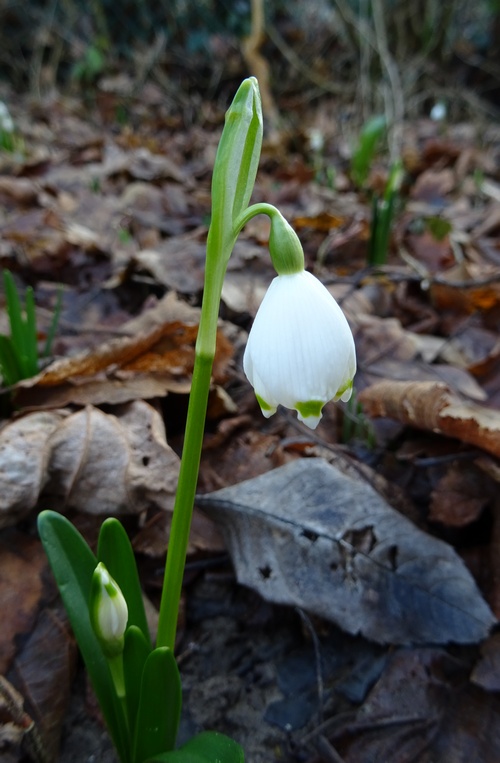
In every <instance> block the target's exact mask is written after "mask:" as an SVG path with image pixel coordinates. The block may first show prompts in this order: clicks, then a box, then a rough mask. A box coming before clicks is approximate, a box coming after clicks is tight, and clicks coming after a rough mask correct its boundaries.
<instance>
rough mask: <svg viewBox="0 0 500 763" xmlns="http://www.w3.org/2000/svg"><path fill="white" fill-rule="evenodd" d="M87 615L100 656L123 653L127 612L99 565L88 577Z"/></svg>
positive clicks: (117, 592)
mask: <svg viewBox="0 0 500 763" xmlns="http://www.w3.org/2000/svg"><path fill="white" fill-rule="evenodd" d="M89 613H90V621H91V623H92V627H93V629H94V633H95V634H96V636H97V638H98V639H99V642H100V644H101V646H102V648H103V651H104V654H105V655H106V657H116V656H117V655H118V654H120V653H121V652H122V651H123V643H124V634H125V629H126V627H127V620H128V608H127V602H126V601H125V597H124V596H123V594H122V592H121V590H120V588H119V587H118V585H117V583H116V581H115V580H114V579H113V578H112V577H111V575H110V574H109V572H108V570H107V569H106V567H105V566H104V564H103V563H102V562H99V564H98V565H97V567H96V568H95V570H94V574H93V576H92V583H91V588H90V605H89Z"/></svg>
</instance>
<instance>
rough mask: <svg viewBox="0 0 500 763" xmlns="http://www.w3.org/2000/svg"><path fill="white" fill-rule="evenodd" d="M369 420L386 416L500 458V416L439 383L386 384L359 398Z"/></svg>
mask: <svg viewBox="0 0 500 763" xmlns="http://www.w3.org/2000/svg"><path fill="white" fill-rule="evenodd" d="M358 399H359V402H360V403H361V404H362V406H363V409H364V412H365V413H366V414H367V415H368V416H374V417H376V416H384V417H387V418H392V419H396V420H397V421H401V422H402V423H403V424H409V425H410V426H414V427H418V428H419V429H427V430H429V431H431V432H438V433H439V434H443V435H446V436H448V437H456V438H458V439H459V440H462V442H467V443H469V444H471V445H476V446H477V447H479V448H483V449H484V450H487V451H488V452H489V453H492V454H493V455H495V456H500V412H499V411H496V410H494V409H492V408H486V407H485V406H479V405H477V404H476V403H473V402H469V401H466V400H463V399H461V398H460V397H459V396H458V395H456V394H455V393H454V392H452V391H451V390H450V389H449V388H448V387H447V386H446V385H445V384H440V383H437V382H394V381H382V382H378V383H377V384H373V385H372V386H371V387H368V388H367V389H364V390H363V391H362V392H360V394H359V396H358Z"/></svg>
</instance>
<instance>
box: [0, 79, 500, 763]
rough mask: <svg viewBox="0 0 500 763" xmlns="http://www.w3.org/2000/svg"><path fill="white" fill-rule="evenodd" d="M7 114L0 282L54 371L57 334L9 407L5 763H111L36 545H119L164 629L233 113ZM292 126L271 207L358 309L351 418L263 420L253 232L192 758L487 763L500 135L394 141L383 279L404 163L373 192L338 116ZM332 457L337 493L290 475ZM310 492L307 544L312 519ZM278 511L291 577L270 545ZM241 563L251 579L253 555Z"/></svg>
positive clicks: (199, 565)
mask: <svg viewBox="0 0 500 763" xmlns="http://www.w3.org/2000/svg"><path fill="white" fill-rule="evenodd" d="M3 98H4V100H5V101H6V102H7V103H8V106H9V110H10V112H11V114H12V118H13V120H14V124H15V127H16V135H17V142H16V147H15V150H14V151H13V152H7V151H4V152H1V153H0V260H1V263H2V267H3V268H7V269H9V270H10V271H11V272H12V273H13V274H14V276H15V279H16V282H17V284H18V285H19V288H20V292H21V294H23V293H24V289H25V287H26V286H28V285H31V286H32V287H33V289H34V294H35V302H36V306H37V325H38V333H39V338H40V346H43V344H44V341H45V339H46V337H47V335H48V333H49V330H50V325H51V320H52V315H53V312H54V309H55V306H56V304H57V301H58V299H59V298H61V300H62V308H61V313H60V319H59V321H58V327H57V334H56V337H55V340H54V342H53V345H52V348H51V353H50V356H49V357H48V358H46V359H45V360H44V361H43V367H41V369H40V373H39V374H38V375H37V376H36V377H34V379H32V380H29V381H28V382H25V383H21V384H19V385H16V387H15V389H13V390H10V391H9V394H8V395H7V394H6V395H4V397H3V407H2V417H3V418H2V420H1V421H0V454H1V456H0V484H1V486H2V487H1V491H0V493H1V495H0V528H2V529H1V531H0V612H2V628H1V629H0V675H2V676H4V677H5V681H6V682H7V683H5V686H8V687H10V688H9V691H11V692H12V694H11V698H12V697H14V698H15V699H14V700H13V701H12V702H11V704H10V705H9V703H8V702H6V700H5V698H4V700H2V699H1V698H0V757H1V759H2V761H5V763H21V761H23V763H24V761H27V760H30V759H35V760H37V759H38V760H39V761H41V760H44V759H45V761H46V762H48V763H54V762H55V761H59V763H71V762H73V761H74V763H77V761H78V763H82V762H83V761H85V762H86V761H88V762H89V763H90V761H100V762H102V763H105V762H106V763H111V761H114V760H115V758H114V753H113V751H112V748H111V745H110V742H109V740H108V737H107V734H106V732H105V729H104V727H103V725H102V722H101V720H100V717H99V713H98V710H97V708H96V705H95V701H94V699H93V697H92V692H91V690H90V688H89V686H88V684H87V680H86V677H85V674H84V671H83V668H82V667H81V665H80V663H79V660H78V655H77V651H76V648H75V644H74V641H73V639H72V636H71V633H70V629H69V626H68V623H67V620H66V618H65V615H64V613H63V611H62V607H61V604H60V602H59V600H58V597H57V592H56V590H55V585H54V583H53V581H52V577H51V573H50V571H49V568H48V563H47V560H46V558H45V555H44V553H43V550H42V548H41V545H40V542H39V540H38V538H37V534H36V526H35V519H36V514H37V512H38V511H40V510H42V509H45V508H51V509H54V510H58V511H62V512H64V513H66V514H68V516H70V517H71V518H72V519H73V520H74V521H75V523H76V524H77V526H78V527H79V528H80V530H81V531H82V533H83V534H84V535H85V537H87V538H88V539H89V541H90V542H93V541H95V538H96V533H97V528H98V526H99V524H100V522H101V521H102V519H103V518H104V517H105V516H109V515H114V516H118V517H120V519H122V520H123V522H124V524H125V526H126V529H127V531H128V533H129V535H130V537H131V539H132V542H133V546H134V549H135V552H136V554H137V559H138V564H139V569H140V574H141V581H142V583H143V587H144V591H145V594H146V596H147V598H148V601H149V602H150V613H149V614H150V619H151V627H152V629H153V630H154V626H155V617H156V614H155V613H156V607H157V606H158V601H159V593H160V585H161V580H162V572H163V566H164V559H165V552H166V548H167V545H168V531H169V525H170V516H171V509H172V506H173V497H174V494H175V485H176V478H177V472H178V457H179V454H180V452H181V450H182V436H183V426H184V422H185V415H186V405H187V398H188V393H189V389H190V375H191V371H192V365H193V352H194V350H193V348H194V340H195V336H196V326H197V321H198V316H199V306H200V303H201V294H202V289H203V274H204V254H205V241H206V235H207V226H208V222H209V218H210V181H211V173H212V168H213V163H214V158H215V151H216V147H217V142H218V138H219V136H220V131H221V128H222V123H223V116H224V107H225V106H226V105H227V104H224V107H223V106H222V104H213V103H203V104H202V105H201V106H200V107H199V109H198V113H197V114H196V117H195V118H191V119H190V121H189V122H187V120H186V119H185V118H183V117H182V116H176V115H173V114H172V113H171V112H170V111H169V110H168V109H167V108H166V107H165V104H164V98H163V94H162V93H161V92H160V91H159V90H158V89H156V88H155V87H154V86H152V85H146V86H145V87H144V89H143V91H142V93H141V96H140V99H132V100H130V99H125V98H124V97H123V96H122V95H120V93H116V92H112V91H108V92H105V93H104V92H102V93H100V94H99V97H98V98H97V99H95V98H91V99H90V100H85V99H81V98H69V97H63V96H60V95H52V96H51V97H50V98H49V97H47V98H44V99H41V100H40V99H38V100H36V101H35V100H33V99H31V98H28V97H23V96H18V95H15V94H13V93H10V92H8V91H7V90H5V91H4V94H3ZM283 118H284V121H283V128H282V130H280V132H279V133H278V134H277V135H273V139H272V140H269V139H267V138H265V140H264V147H263V152H262V158H261V163H260V169H259V173H258V178H257V183H256V186H255V191H254V195H253V199H254V200H255V201H265V202H269V203H272V204H275V205H276V206H277V207H278V208H279V209H280V211H281V212H282V213H283V214H284V216H285V217H286V218H287V219H288V220H289V222H290V223H291V224H292V226H293V227H294V228H295V230H296V231H297V232H298V234H299V237H300V239H301V241H302V243H303V246H304V251H305V257H306V267H307V269H308V270H310V271H311V272H313V273H314V274H315V275H317V276H318V278H320V280H322V281H323V282H324V283H325V284H326V285H327V286H328V288H329V289H330V290H331V292H332V294H333V295H334V296H335V297H336V299H337V300H338V301H339V303H340V304H341V305H342V308H343V310H344V311H345V314H346V316H347V318H348V320H349V323H350V325H351V328H352V330H353V333H354V337H355V342H356V348H357V357H358V372H357V375H356V379H355V396H354V399H353V402H351V403H349V404H330V405H327V406H326V408H325V410H324V416H323V419H322V421H321V423H320V425H319V426H318V428H317V430H315V431H314V432H311V431H310V430H308V429H307V428H305V427H304V426H302V425H301V424H300V423H298V422H297V420H296V419H295V414H293V415H292V414H290V413H289V412H287V411H284V410H279V411H278V413H277V414H276V415H275V416H273V417H272V418H271V419H269V420H265V419H264V418H263V417H262V416H261V413H260V411H259V408H258V406H257V403H256V401H255V397H254V394H253V390H252V389H251V387H250V385H249V384H248V382H247V381H246V379H245V377H244V374H243V371H242V365H241V358H242V352H243V348H244V346H245V341H246V337H247V332H248V330H249V328H250V326H251V322H252V319H253V317H254V316H255V313H256V310H257V308H258V305H259V303H260V301H261V299H262V297H263V295H264V293H265V290H266V288H267V286H268V285H269V283H270V281H271V280H272V278H273V275H274V271H273V269H272V266H271V263H270V259H269V254H268V250H267V240H268V234H269V227H268V223H267V220H266V219H265V218H263V217H258V218H256V219H254V220H253V221H252V222H251V223H249V224H248V225H247V226H246V228H245V230H244V231H243V232H242V234H241V236H240V238H239V239H238V242H237V244H236V247H235V250H234V254H233V256H232V258H231V261H230V263H229V268H228V273H227V277H226V281H225V285H224V291H223V300H222V306H221V323H220V329H219V342H218V351H217V357H216V362H215V366H214V374H213V387H212V391H211V396H210V402H209V413H208V420H207V428H206V436H205V442H204V449H203V455H202V464H201V472H200V480H199V485H198V492H199V493H200V496H206V495H207V494H213V493H215V491H219V490H223V489H232V490H233V492H230V493H224V494H223V495H222V496H219V495H210V496H209V497H208V498H205V500H204V499H202V498H200V501H199V507H198V508H197V510H196V513H195V518H194V523H193V531H192V537H191V547H190V551H189V557H188V564H187V568H186V575H185V587H184V596H183V603H182V612H181V618H180V629H179V639H178V655H179V665H180V669H181V675H182V679H183V689H184V710H183V716H182V722H181V731H180V740H179V741H183V740H184V739H186V738H187V737H188V736H189V735H191V734H192V733H194V732H196V731H199V730H202V729H208V728H210V729H217V730H219V731H222V732H225V733H227V734H229V735H231V736H233V737H234V738H235V739H237V741H238V742H240V743H241V744H242V745H243V747H244V748H245V750H246V759H247V760H248V763H272V762H273V761H288V762H289V763H293V762H295V761H303V762H306V763H323V762H325V763H331V762H332V761H333V762H334V763H335V762H336V763H339V761H344V763H369V762H372V761H373V762H375V761H377V762H378V763H403V762H404V763H408V762H409V761H412V762H414V763H431V761H434V762H437V761H439V763H461V762H462V761H463V762H464V763H465V762H467V763H470V761H474V763H498V761H499V760H500V722H499V721H500V699H499V694H498V692H499V691H500V638H499V636H498V634H496V633H495V632H494V631H495V623H496V620H497V618H498V616H499V615H500V561H499V560H500V547H499V546H500V504H499V501H498V494H499V491H498V482H499V480H500V464H499V457H500V129H499V128H498V126H497V125H495V124H494V123H493V122H489V123H488V122H487V121H485V120H484V119H482V118H480V117H479V116H478V119H477V122H476V123H473V122H467V123H460V124H451V123H448V122H447V121H446V118H445V119H444V120H442V121H433V120H431V119H430V118H421V119H420V120H416V121H414V122H412V123H411V124H406V125H405V127H404V132H403V143H402V151H401V160H402V167H403V169H404V177H403V182H402V186H401V191H400V194H399V195H398V198H397V199H396V203H395V209H394V220H393V225H392V233H391V237H390V242H389V251H388V254H387V257H386V258H383V261H382V262H380V263H378V264H373V263H372V264H370V262H369V261H368V250H369V241H370V228H371V217H372V209H373V203H374V201H373V200H374V198H376V197H378V198H380V196H381V195H382V194H383V192H384V188H385V185H386V182H387V178H388V172H389V166H388V159H387V156H386V154H385V153H384V152H383V151H381V152H380V153H378V154H377V155H376V156H375V158H374V160H373V162H371V164H370V166H369V168H368V169H369V172H368V174H367V177H366V179H365V181H364V182H363V183H362V184H361V185H359V184H356V183H355V182H354V180H353V178H352V176H351V172H350V167H351V165H350V156H351V154H352V147H353V145H355V144H356V140H357V137H356V135H355V134H353V131H351V130H350V127H349V123H348V120H347V121H346V120H345V119H343V117H342V113H340V112H339V110H338V109H337V108H336V104H335V101H334V100H330V99H328V98H327V99H325V100H323V101H321V102H320V103H319V105H315V106H314V107H313V106H310V107H308V109H306V110H302V111H301V110H300V109H299V108H295V111H294V110H293V108H290V110H289V112H286V111H285V110H284V111H283ZM0 332H1V333H3V334H8V333H9V324H8V320H7V314H6V311H5V310H4V309H3V307H2V308H1V309H0ZM318 459H319V460H321V464H322V465H327V469H326V471H324V472H322V471H321V469H323V466H321V467H319V468H320V471H321V474H320V472H318V473H317V474H318V475H320V476H317V477H312V476H311V475H312V474H316V472H314V471H311V472H309V471H308V472H307V473H306V472H300V470H301V469H302V467H304V465H306V466H307V468H309V467H310V469H311V470H314V468H315V465H317V464H318ZM282 468H283V469H291V470H292V471H289V472H283V471H281V469H282ZM299 472H300V475H299ZM271 474H272V476H271V477H269V479H270V480H271V481H270V482H269V483H266V485H267V484H269V486H270V493H269V495H271V498H272V499H273V500H272V501H271V500H270V501H269V504H272V503H273V501H274V503H275V504H276V506H274V505H268V503H266V502H265V501H264V502H263V503H262V504H259V505H257V502H256V500H255V498H252V495H253V493H252V490H253V486H254V485H255V484H257V485H259V486H260V485H261V484H263V483H255V480H256V479H257V478H258V477H259V476H261V475H271ZM280 475H285V476H283V477H281V476H280ZM286 475H293V480H298V482H294V484H298V485H299V489H298V491H297V496H298V498H297V502H298V508H297V506H295V507H293V506H292V504H293V499H294V497H293V496H292V495H291V494H290V495H289V494H288V493H287V484H288V480H289V478H288V477H286ZM298 475H299V476H298ZM321 475H323V476H321ZM290 479H291V478H290ZM246 480H251V481H252V482H251V483H250V487H247V488H240V487H239V486H240V484H241V483H242V482H244V481H246ZM280 480H281V482H280ZM311 480H312V483H311ZM323 480H324V482H323ZM318 486H320V487H322V492H321V495H320V496H319V498H318V501H322V503H321V508H322V520H321V521H322V523H323V524H322V525H321V527H320V529H319V530H318V524H317V523H316V524H315V525H314V528H315V529H314V531H313V530H311V527H313V524H312V519H311V517H310V516H309V515H308V516H305V514H304V515H302V514H301V508H300V507H302V506H305V505H307V506H309V503H310V504H311V505H313V503H314V502H313V501H312V499H311V496H312V495H313V494H314V495H316V493H315V492H314V491H316V490H317V489H319V487H318ZM333 486H335V487H333ZM323 488H324V489H323ZM259 489H260V488H259ZM245 491H246V492H245ZM342 491H344V492H342ZM318 495H319V494H318ZM341 496H343V498H341ZM349 496H351V498H349ZM354 496H355V497H354ZM223 498H224V500H223ZM309 499H311V500H309ZM349 500H351V502H352V507H351V506H350V505H349ZM308 501H309V503H308ZM342 501H344V503H342ZM228 505H230V508H231V507H233V509H234V511H233V514H234V516H233V515H231V516H228V515H227V511H228V509H227V506H228ZM241 505H244V506H245V507H246V508H247V510H248V511H247V515H246V516H247V518H246V519H245V520H242V519H241V516H240V513H238V511H239V510H236V509H237V507H239V506H241ZM318 505H319V504H317V503H316V504H314V506H313V508H318ZM235 507H236V508H235ZM281 508H283V510H284V511H285V510H286V511H288V510H289V511H290V514H289V516H290V520H289V525H290V530H289V532H290V535H289V536H286V538H285V541H286V543H285V541H284V545H286V552H285V551H283V549H280V548H277V547H275V545H273V544H275V543H277V541H276V538H278V537H279V533H280V532H283V531H282V530H280V531H279V532H278V530H276V527H277V526H278V525H279V523H280V522H282V518H281V515H280V511H281ZM344 508H345V512H344V511H343V509H344ZM351 509H352V519H350V516H351V514H350V513H349V512H350V511H351ZM292 510H293V511H292ZM363 516H365V517H368V518H369V519H370V525H369V527H368V524H367V521H368V520H366V519H365V520H364V519H363ZM315 521H316V519H315ZM279 526H280V527H281V525H279ZM249 528H250V529H249ZM287 532H288V531H287ZM329 533H330V535H329ZM247 535H249V536H251V541H252V543H253V546H252V545H251V544H250V540H249V538H247ZM283 537H285V536H283ZM242 538H243V539H244V541H245V542H247V541H248V543H249V544H250V545H249V546H248V548H250V547H251V548H252V549H253V551H252V553H253V554H257V555H259V554H260V556H259V558H256V557H255V558H252V557H250V556H249V553H245V554H240V555H238V548H239V547H242V544H243V540H242ZM332 538H333V540H332ZM339 538H340V540H341V543H340V542H339ZM307 544H309V546H308V545H307ZM328 544H329V545H328ZM335 544H337V545H335ZM337 546H338V547H337ZM333 547H335V549H336V551H335V553H337V554H338V555H339V559H340V561H338V563H335V564H334V563H333V562H331V557H330V556H328V554H332V553H333V551H332V548H333ZM245 548H247V547H246V546H245ZM255 549H258V550H257V551H255ZM383 549H386V550H387V549H389V550H388V551H387V556H384V557H383V559H382V558H381V557H380V554H382V553H386V552H385V551H383ZM247 551H248V549H247ZM266 554H269V558H272V559H273V560H278V562H279V567H280V568H279V570H278V569H277V568H275V567H273V568H272V569H271V567H272V565H271V567H268V562H267V557H266ZM342 554H344V556H342ZM377 554H378V555H379V556H377ZM243 556H244V558H243ZM326 557H328V559H327V560H326ZM325 560H326V561H325ZM273 564H274V562H273ZM325 565H326V568H327V569H328V570H330V573H331V575H332V585H331V591H330V589H329V588H328V586H326V588H325ZM297 567H300V574H299V572H298V571H297V569H296V568H297ZM381 568H383V572H384V575H385V577H384V579H383V581H382V579H381V577H380V576H377V574H376V573H377V570H380V569H381ZM271 573H272V574H271ZM275 573H276V577H277V578H279V580H278V581H277V583H276V585H278V583H279V586H280V588H279V591H280V593H276V590H277V588H274V589H273V588H272V586H271V585H270V584H268V582H267V579H268V578H269V577H271V578H273V576H274V575H275ZM330 573H329V574H330ZM237 581H240V582H237ZM273 581H274V578H273ZM403 588H404V591H403ZM268 591H269V593H268ZM374 597H375V599H376V600H377V601H378V602H379V604H378V609H377V608H374V607H373V601H374V600H375V599H374ZM330 600H331V601H330ZM370 602H372V603H371V604H370ZM374 609H376V612H374ZM5 691H6V689H5V688H4V693H5ZM15 692H17V694H16V693H15ZM23 706H24V709H25V711H26V712H27V713H28V715H29V716H30V717H31V718H33V719H34V720H35V722H36V729H37V730H38V732H39V734H40V736H41V738H43V740H44V741H43V748H44V753H43V754H41V753H38V758H37V757H36V755H37V754H36V753H33V752H30V750H32V749H33V739H34V734H33V732H32V731H30V732H26V716H25V715H23V713H22V707H23ZM35 746H36V745H35ZM30 755H31V756H32V757H31V758H30ZM43 755H45V758H44V757H43ZM33 756H34V758H33Z"/></svg>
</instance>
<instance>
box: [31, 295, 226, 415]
mask: <svg viewBox="0 0 500 763" xmlns="http://www.w3.org/2000/svg"><path fill="white" fill-rule="evenodd" d="M176 315H177V316H179V317H180V316H185V319H186V320H189V321H191V318H192V317H193V318H195V319H197V318H198V311H197V310H194V309H193V308H190V307H189V306H188V305H185V303H182V302H181V301H180V300H179V299H177V297H176V296H175V294H173V293H171V294H170V295H169V296H168V297H167V298H166V299H163V300H162V301H161V302H160V303H158V305H157V306H155V307H154V308H152V309H151V310H148V311H146V312H145V313H144V314H143V315H141V316H139V317H138V318H135V319H133V320H131V321H129V322H127V323H126V324H125V325H124V326H123V329H122V330H123V331H124V332H126V333H127V334H129V335H128V336H123V337H118V338H115V339H112V340H110V341H108V342H104V343H103V344H101V345H99V346H98V347H95V348H92V349H90V350H86V351H84V352H82V353H79V354H78V355H74V356H73V357H69V358H63V359H61V360H56V361H55V362H53V363H51V364H50V365H49V366H48V367H47V368H46V369H44V370H43V371H42V372H41V373H40V374H38V375H37V376H34V377H32V378H30V379H24V380H23V381H21V382H19V384H18V385H17V387H16V403H17V405H18V406H20V407H24V408H30V409H34V408H41V407H43V408H48V407H52V408H54V407H63V406H64V405H67V404H68V403H76V404H79V405H89V404H93V405H100V404H103V403H110V404H120V403H124V402H128V401H130V400H137V399H151V398H154V397H161V396H164V395H165V394H167V393H168V392H177V393H184V394H187V393H188V392H189V390H190V387H191V374H192V370H193V364H194V346H195V342H196V336H197V333H198V325H197V320H195V323H194V324H193V323H191V322H190V323H185V322H184V320H176V319H174V316H176ZM232 355H233V346H232V343H231V342H230V340H229V339H227V337H226V336H225V335H224V334H223V333H222V331H219V332H218V336H217V352H216V356H215V361H214V367H213V377H214V381H215V382H218V383H221V382H222V381H224V380H225V378H226V372H227V366H228V363H229V361H230V359H231V358H232Z"/></svg>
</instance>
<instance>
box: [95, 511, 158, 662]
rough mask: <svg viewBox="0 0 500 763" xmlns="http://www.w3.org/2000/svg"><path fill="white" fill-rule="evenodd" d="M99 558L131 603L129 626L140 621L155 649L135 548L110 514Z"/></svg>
mask: <svg viewBox="0 0 500 763" xmlns="http://www.w3.org/2000/svg"><path fill="white" fill-rule="evenodd" d="M97 558H98V560H99V561H100V562H104V564H105V565H106V568H107V569H108V571H109V573H110V575H111V576H112V577H113V578H114V579H115V580H116V582H117V583H118V585H119V586H120V588H121V591H122V593H123V595H124V596H125V600H126V602H127V606H128V626H129V627H130V626H131V625H136V626H137V627H138V628H139V630H140V631H142V633H143V635H144V638H145V639H146V642H147V644H148V646H149V649H150V650H151V648H152V645H151V637H150V635H149V628H148V623H147V619H146V612H145V610H144V602H143V599H142V591H141V584H140V581H139V575H138V572H137V565H136V562H135V556H134V551H133V549H132V545H131V543H130V540H129V537H128V535H127V533H126V532H125V528H124V527H123V525H122V524H121V522H119V521H118V519H115V518H114V517H110V518H109V519H106V520H105V521H104V522H103V523H102V526H101V531H100V533H99V542H98V546H97Z"/></svg>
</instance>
